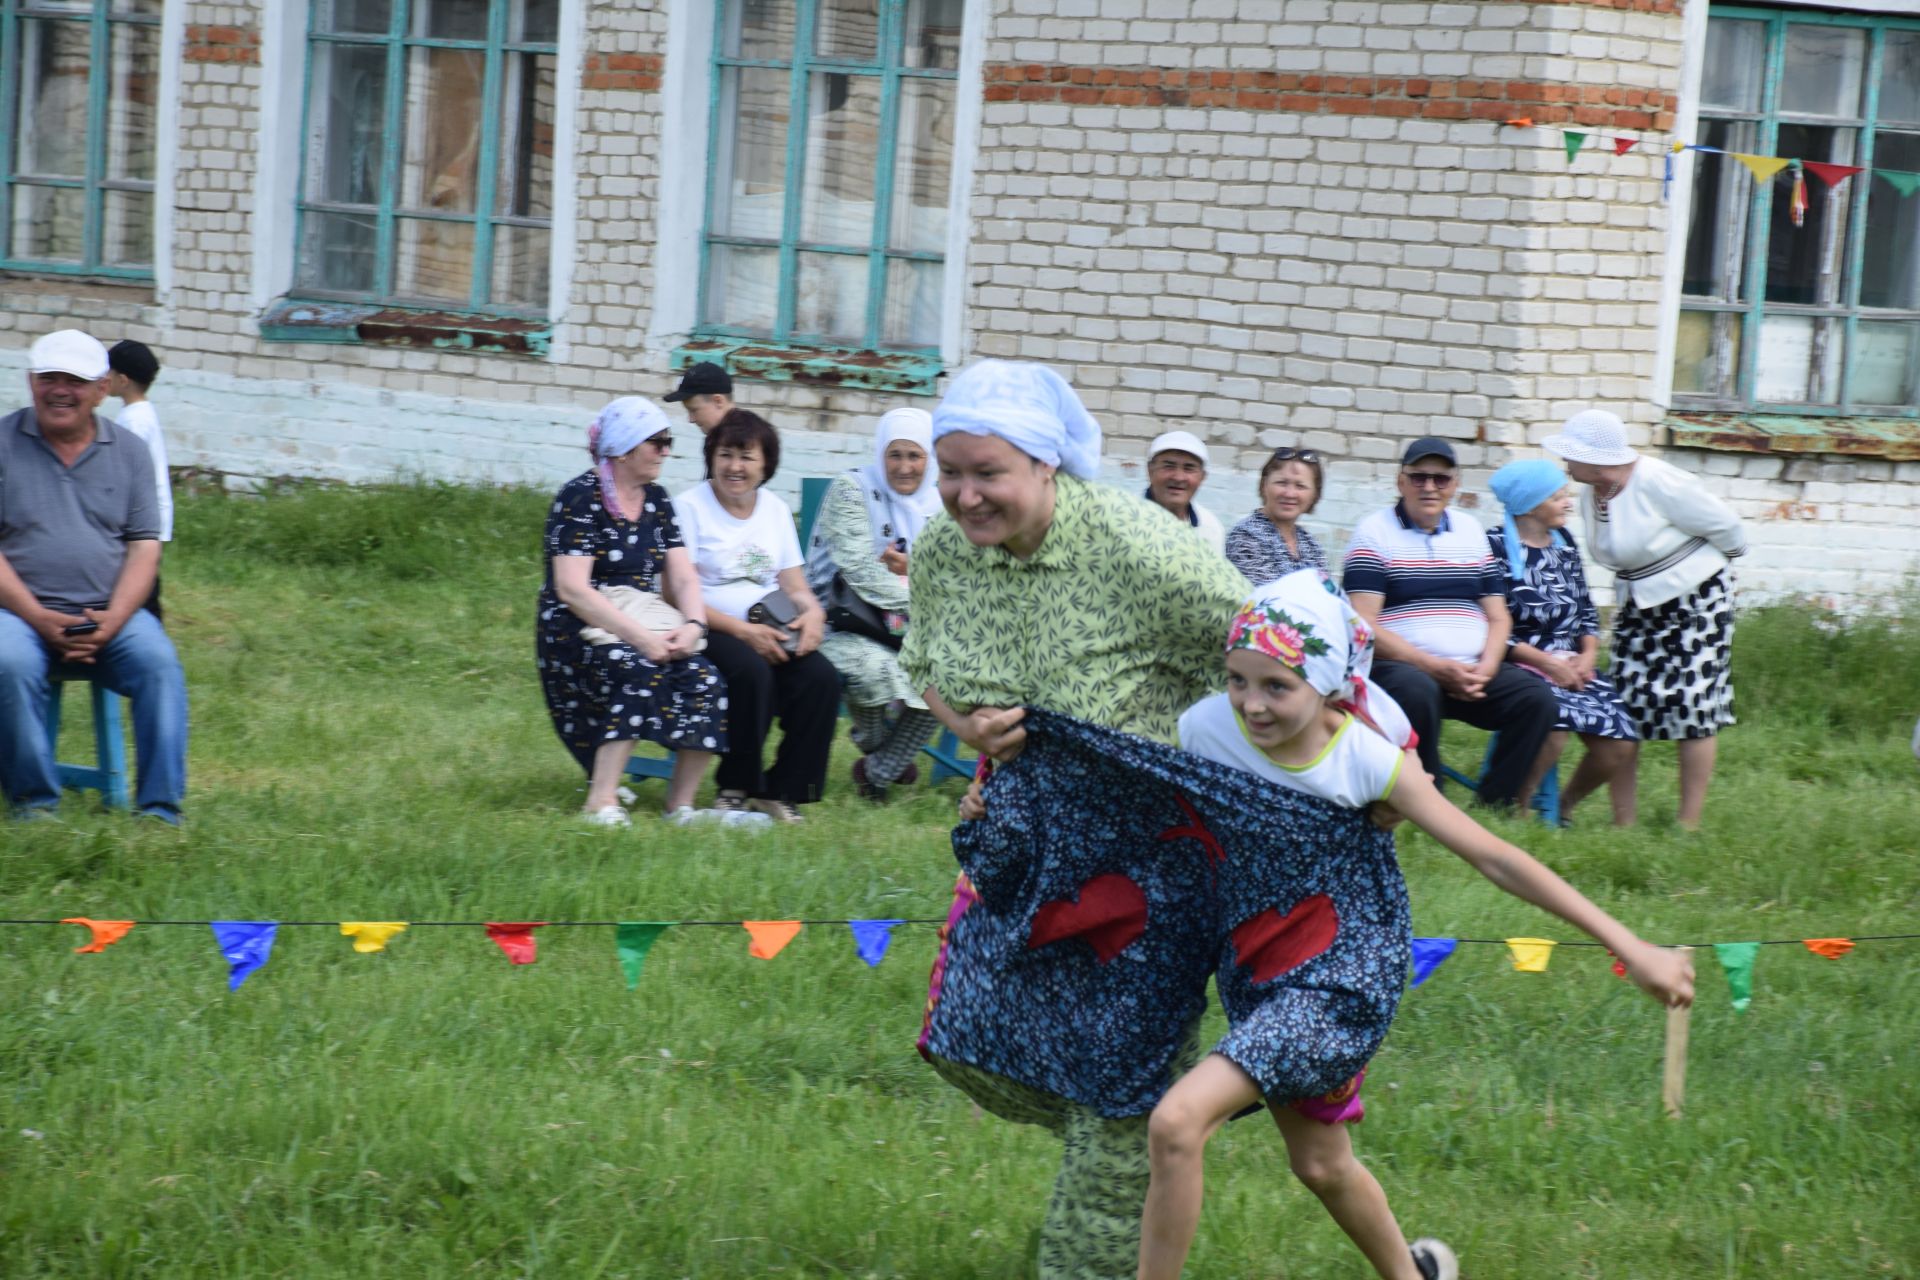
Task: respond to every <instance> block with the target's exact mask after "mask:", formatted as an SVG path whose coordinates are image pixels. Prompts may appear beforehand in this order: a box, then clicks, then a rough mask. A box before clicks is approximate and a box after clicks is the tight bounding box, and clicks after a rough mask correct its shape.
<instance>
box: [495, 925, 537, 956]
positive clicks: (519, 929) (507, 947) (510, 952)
mask: <svg viewBox="0 0 1920 1280" xmlns="http://www.w3.org/2000/svg"><path fill="white" fill-rule="evenodd" d="M545 924H546V921H544V920H537V921H534V922H532V923H528V924H498V923H495V922H494V921H491V920H489V921H488V922H487V936H488V937H489V938H492V939H493V940H494V941H495V942H496V943H498V944H499V945H500V949H501V950H502V951H504V952H506V953H507V960H508V961H509V962H510V963H512V964H532V963H533V962H534V961H535V960H537V959H539V958H540V953H539V946H538V944H537V943H536V942H535V940H534V936H533V931H534V930H535V929H538V928H541V927H542V926H543V925H545Z"/></svg>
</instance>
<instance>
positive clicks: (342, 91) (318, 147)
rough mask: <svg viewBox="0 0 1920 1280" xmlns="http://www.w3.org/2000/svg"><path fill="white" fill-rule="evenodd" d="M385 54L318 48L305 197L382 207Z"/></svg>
mask: <svg viewBox="0 0 1920 1280" xmlns="http://www.w3.org/2000/svg"><path fill="white" fill-rule="evenodd" d="M386 103H387V55H386V51H385V50H383V49H377V48H367V47H366V46H363V45H344V44H328V43H325V42H321V43H318V44H315V45H314V46H313V102H312V105H311V106H310V107H309V108H308V118H307V184H306V198H307V199H309V200H327V201H332V202H335V203H339V204H365V205H377V204H379V203H380V155H381V144H382V142H383V141H384V139H385V137H386V132H387V130H386Z"/></svg>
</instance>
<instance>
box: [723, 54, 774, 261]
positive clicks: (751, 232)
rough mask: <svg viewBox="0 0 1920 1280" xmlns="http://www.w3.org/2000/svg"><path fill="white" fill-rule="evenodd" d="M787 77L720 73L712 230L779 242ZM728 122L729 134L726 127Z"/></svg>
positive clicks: (753, 70)
mask: <svg viewBox="0 0 1920 1280" xmlns="http://www.w3.org/2000/svg"><path fill="white" fill-rule="evenodd" d="M787 114H788V113H787V73H786V72H784V71H769V70H765V69H763V68H759V67H724V68H722V69H721V72H720V120H721V125H720V131H721V134H722V138H721V140H720V141H721V153H720V155H719V156H718V157H716V167H717V169H718V174H717V176H716V180H715V183H714V210H713V229H714V230H715V231H716V232H719V233H722V234H725V235H735V236H755V237H762V238H765V239H768V240H778V239H779V238H780V218H781V213H782V210H783V208H784V206H785V205H786V199H787ZM728 121H732V132H731V133H730V134H729V133H728V132H727V123H726V122H728Z"/></svg>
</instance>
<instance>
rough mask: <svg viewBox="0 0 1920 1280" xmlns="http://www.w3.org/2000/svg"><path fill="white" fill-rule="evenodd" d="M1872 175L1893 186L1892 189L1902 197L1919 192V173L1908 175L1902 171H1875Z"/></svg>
mask: <svg viewBox="0 0 1920 1280" xmlns="http://www.w3.org/2000/svg"><path fill="white" fill-rule="evenodd" d="M1874 173H1875V174H1876V175H1877V176H1879V177H1882V178H1885V179H1886V180H1887V181H1888V182H1890V183H1892V184H1893V189H1894V190H1895V191H1898V192H1899V193H1900V194H1901V195H1903V196H1910V195H1912V194H1913V193H1914V192H1916V191H1920V173H1908V172H1906V171H1905V170H1903V169H1875V170H1874Z"/></svg>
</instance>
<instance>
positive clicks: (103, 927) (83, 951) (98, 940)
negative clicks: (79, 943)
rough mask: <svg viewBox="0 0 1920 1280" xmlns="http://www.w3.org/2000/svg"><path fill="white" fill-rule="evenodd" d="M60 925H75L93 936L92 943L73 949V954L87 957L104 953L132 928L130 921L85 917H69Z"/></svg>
mask: <svg viewBox="0 0 1920 1280" xmlns="http://www.w3.org/2000/svg"><path fill="white" fill-rule="evenodd" d="M60 923H61V924H77V925H80V926H81V927H83V928H85V929H86V930H88V931H89V932H91V933H92V934H93V941H92V942H89V943H88V944H87V945H86V946H84V947H75V948H74V949H73V954H75V955H77V956H84V955H88V954H90V953H92V952H96V951H105V950H106V949H107V948H108V947H110V946H112V945H113V944H114V943H116V942H118V941H120V939H122V938H124V937H126V936H127V934H128V932H129V931H130V930H132V928H133V921H131V920H89V919H87V918H86V917H85V916H70V917H68V918H67V919H65V920H62V921H61V922H60Z"/></svg>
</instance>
